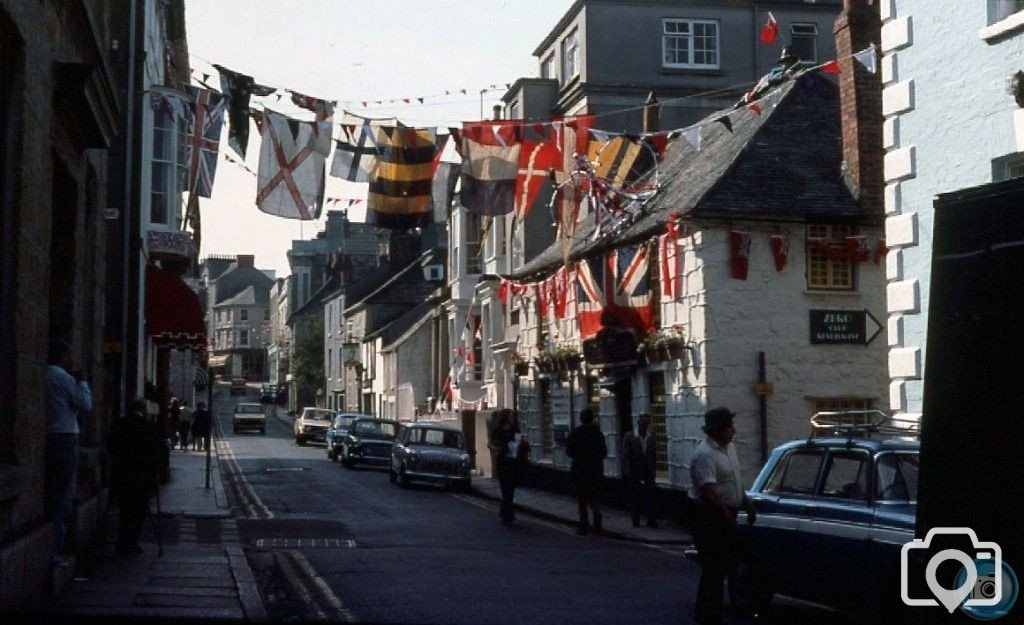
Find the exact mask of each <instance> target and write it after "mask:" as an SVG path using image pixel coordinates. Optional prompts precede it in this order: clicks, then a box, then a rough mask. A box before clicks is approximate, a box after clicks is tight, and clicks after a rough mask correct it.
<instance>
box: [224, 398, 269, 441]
mask: <svg viewBox="0 0 1024 625" xmlns="http://www.w3.org/2000/svg"><path fill="white" fill-rule="evenodd" d="M240 430H259V433H260V434H266V433H267V417H266V415H265V414H264V412H263V406H262V405H261V404H252V403H238V404H235V410H234V412H233V413H232V414H231V431H232V432H234V433H235V434H238V432H239V431H240Z"/></svg>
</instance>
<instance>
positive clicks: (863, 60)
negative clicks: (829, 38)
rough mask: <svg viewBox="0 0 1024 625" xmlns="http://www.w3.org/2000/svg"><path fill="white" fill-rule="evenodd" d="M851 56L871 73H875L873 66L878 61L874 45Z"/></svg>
mask: <svg viewBox="0 0 1024 625" xmlns="http://www.w3.org/2000/svg"><path fill="white" fill-rule="evenodd" d="M853 58H855V59H857V62H858V63H860V64H861V65H863V66H864V67H865V68H866V69H867V70H868V71H869V72H871V73H872V74H874V73H875V71H876V69H875V67H876V63H877V61H878V59H877V56H876V55H875V46H870V47H868V48H865V49H863V50H861V51H860V52H856V53H854V55H853Z"/></svg>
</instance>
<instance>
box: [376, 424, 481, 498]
mask: <svg viewBox="0 0 1024 625" xmlns="http://www.w3.org/2000/svg"><path fill="white" fill-rule="evenodd" d="M389 477H390V478H391V483H392V484H394V483H395V482H398V483H399V484H401V485H402V486H408V485H409V482H411V481H413V480H417V481H424V482H431V483H434V484H443V485H445V486H446V487H449V488H451V487H457V488H460V489H463V490H469V485H470V476H469V453H467V452H466V439H465V437H464V436H463V435H462V432H460V431H459V430H456V429H455V428H451V427H445V426H442V425H433V424H427V423H414V424H410V425H404V426H402V429H401V431H400V432H399V433H398V437H397V438H396V439H395V442H394V444H393V445H392V446H391V470H390V471H389Z"/></svg>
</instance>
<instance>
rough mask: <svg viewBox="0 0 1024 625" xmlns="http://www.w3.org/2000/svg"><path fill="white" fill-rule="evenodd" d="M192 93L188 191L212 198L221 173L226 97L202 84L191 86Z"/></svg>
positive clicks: (187, 145)
mask: <svg viewBox="0 0 1024 625" xmlns="http://www.w3.org/2000/svg"><path fill="white" fill-rule="evenodd" d="M188 92H189V94H190V95H191V96H192V98H193V100H194V101H193V102H192V103H191V105H190V107H191V109H192V116H191V117H192V119H191V123H190V124H189V137H188V140H187V141H186V143H185V152H186V154H185V162H187V163H188V181H187V182H188V191H189V192H190V193H193V194H195V195H197V196H199V197H210V196H211V195H212V194H213V180H214V177H215V176H216V174H217V152H218V150H219V149H220V130H221V126H223V125H224V98H223V97H222V96H221V94H219V93H217V92H216V91H210V90H209V89H202V88H200V87H192V86H190V87H188Z"/></svg>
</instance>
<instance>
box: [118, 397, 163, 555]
mask: <svg viewBox="0 0 1024 625" xmlns="http://www.w3.org/2000/svg"><path fill="white" fill-rule="evenodd" d="M145 411H146V402H145V401H143V400H142V398H136V399H133V400H132V402H131V404H129V406H128V414H127V415H125V416H123V417H120V418H118V419H116V420H115V421H114V423H113V425H112V426H111V427H110V436H109V438H108V439H107V448H108V450H109V451H110V495H111V498H112V499H113V501H114V503H115V504H117V506H118V508H119V510H120V519H119V521H118V528H117V529H118V532H117V550H116V553H118V554H121V555H131V554H138V553H142V549H141V548H140V547H139V536H140V535H141V534H142V523H143V521H145V519H146V513H147V512H149V498H150V497H151V496H152V494H153V491H154V489H155V488H156V487H157V480H158V477H159V474H160V469H161V467H160V464H161V461H162V458H163V453H162V451H163V450H162V447H163V446H164V445H166V444H167V443H166V441H165V440H164V437H163V435H162V434H161V432H160V428H159V427H158V426H157V425H156V423H154V422H153V421H152V420H150V419H149V417H147V416H146V412H145Z"/></svg>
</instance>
